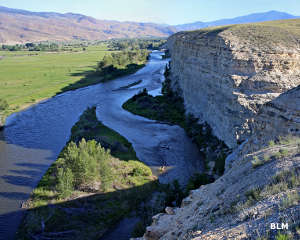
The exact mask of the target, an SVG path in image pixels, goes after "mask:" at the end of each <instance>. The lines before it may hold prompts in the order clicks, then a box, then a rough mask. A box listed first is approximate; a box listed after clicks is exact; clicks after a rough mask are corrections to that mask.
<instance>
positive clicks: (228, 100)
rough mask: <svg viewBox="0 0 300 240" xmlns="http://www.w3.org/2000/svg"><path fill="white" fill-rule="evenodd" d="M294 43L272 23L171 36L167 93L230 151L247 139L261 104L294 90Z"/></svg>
mask: <svg viewBox="0 0 300 240" xmlns="http://www.w3.org/2000/svg"><path fill="white" fill-rule="evenodd" d="M290 22H291V25H293V24H296V23H297V22H299V21H298V20H293V21H290ZM299 43H300V36H298V35H296V34H295V33H294V32H293V31H292V30H289V28H288V27H285V28H282V27H280V26H279V27H278V26H277V25H276V22H275V23H272V24H270V26H269V25H268V24H267V25H260V24H256V25H237V26H231V27H221V28H214V29H207V30H199V31H193V32H181V33H178V34H175V35H173V36H171V37H170V38H169V40H168V47H169V49H170V52H171V56H172V60H171V79H172V86H173V89H174V90H176V91H177V92H178V93H180V94H181V95H182V96H183V98H184V100H185V106H186V108H187V110H188V111H189V112H191V113H193V114H194V115H195V116H196V117H199V118H200V119H201V120H202V121H206V122H207V123H208V124H209V125H210V126H211V127H212V129H213V131H214V134H215V135H216V136H217V137H219V138H220V139H222V140H223V141H225V143H226V144H227V145H228V146H229V147H235V146H236V144H237V143H238V142H239V141H243V140H245V139H246V138H248V137H249V136H250V135H251V134H252V132H253V129H252V123H253V120H254V118H255V116H256V115H257V113H258V111H259V108H260V106H261V105H262V104H264V103H266V102H269V101H271V100H272V99H274V98H275V97H277V96H278V95H279V94H281V93H283V92H285V91H287V90H288V89H291V88H294V87H296V86H298V85H299V84H300V44H299Z"/></svg>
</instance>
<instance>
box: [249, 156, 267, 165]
mask: <svg viewBox="0 0 300 240" xmlns="http://www.w3.org/2000/svg"><path fill="white" fill-rule="evenodd" d="M251 163H252V167H253V168H257V167H259V166H261V165H263V164H264V162H263V161H262V160H260V159H259V158H258V157H257V156H254V158H253V160H252V161H251Z"/></svg>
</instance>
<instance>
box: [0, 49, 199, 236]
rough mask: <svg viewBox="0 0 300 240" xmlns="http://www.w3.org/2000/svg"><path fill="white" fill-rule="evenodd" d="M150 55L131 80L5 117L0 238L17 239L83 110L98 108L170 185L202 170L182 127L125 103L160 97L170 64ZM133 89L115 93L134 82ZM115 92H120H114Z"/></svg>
mask: <svg viewBox="0 0 300 240" xmlns="http://www.w3.org/2000/svg"><path fill="white" fill-rule="evenodd" d="M161 55H162V53H161V52H153V53H151V57H150V60H149V61H148V63H147V65H146V66H145V67H144V68H143V69H141V70H139V71H138V72H136V73H135V74H133V75H130V76H126V77H122V78H118V79H116V80H113V81H110V82H107V83H101V84H97V85H93V86H89V87H85V88H81V89H78V90H75V91H70V92H66V93H63V94H60V95H57V96H55V97H53V98H51V99H49V100H46V101H44V102H41V103H39V104H36V105H34V106H32V107H30V108H28V109H26V110H24V111H21V112H19V113H16V114H12V115H11V116H9V117H8V118H7V121H6V127H5V129H4V131H2V132H0V239H14V236H15V232H16V230H17V228H18V224H19V222H20V219H21V217H22V210H21V208H20V206H21V204H22V202H24V201H26V200H27V199H28V197H29V195H30V192H31V191H32V190H33V188H34V187H35V186H36V184H37V183H38V181H39V180H40V179H41V177H42V176H43V174H44V173H45V171H46V170H47V168H48V167H49V166H50V164H51V163H53V161H54V160H55V159H56V157H57V156H58V154H59V152H60V151H61V149H62V148H63V146H64V145H65V143H66V142H67V141H68V138H69V136H70V129H71V127H72V126H73V125H74V124H75V123H76V121H77V120H78V119H79V116H80V115H81V114H82V113H83V111H84V110H85V109H86V108H87V107H89V106H93V105H96V106H97V110H96V112H97V117H98V119H99V120H100V121H102V122H103V123H104V124H105V125H107V126H108V127H110V128H112V129H114V130H116V131H117V132H119V133H120V134H121V135H123V136H124V137H126V138H127V139H128V140H129V141H130V142H131V143H132V144H133V147H134V149H135V151H136V153H137V156H138V158H139V159H140V160H141V161H143V162H144V163H146V164H147V165H149V166H150V167H151V168H152V170H153V172H154V173H155V174H156V175H159V174H160V173H159V171H158V169H159V167H160V166H162V165H166V166H167V168H166V169H167V171H166V173H164V174H162V175H160V176H159V179H160V181H161V182H163V183H166V182H170V181H173V180H174V179H179V181H180V182H182V183H183V182H186V181H187V179H188V178H189V176H191V175H192V174H193V173H194V172H196V171H201V170H202V168H203V166H202V164H201V161H200V159H201V157H200V155H199V153H198V150H197V148H196V146H195V145H194V144H193V143H192V142H191V140H190V139H189V138H188V137H187V136H186V134H185V132H184V130H183V129H181V128H180V127H178V126H171V125H167V124H161V123H157V122H156V121H152V120H148V119H145V118H143V117H140V116H136V115H133V114H131V113H129V112H127V111H125V110H124V109H122V107H121V106H122V104H123V103H124V102H125V101H126V100H127V99H129V98H130V97H132V96H133V95H134V94H136V93H137V92H139V91H141V90H142V89H143V88H147V89H148V91H149V92H150V93H151V94H153V95H156V94H159V92H160V89H161V84H162V81H163V79H164V77H163V71H164V68H165V65H166V63H167V60H163V59H162V58H161ZM139 80H142V82H141V83H140V84H138V85H136V86H134V87H131V88H129V89H125V90H124V89H123V90H117V89H118V88H120V87H122V86H126V85H128V84H131V83H133V82H136V81H139ZM115 90H117V91H115Z"/></svg>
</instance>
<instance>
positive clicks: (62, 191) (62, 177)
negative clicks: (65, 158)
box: [56, 168, 74, 198]
mask: <svg viewBox="0 0 300 240" xmlns="http://www.w3.org/2000/svg"><path fill="white" fill-rule="evenodd" d="M57 180H58V183H57V186H56V190H57V191H58V192H59V195H60V197H62V198H66V197H69V196H70V195H71V194H72V191H73V190H74V176H73V173H72V171H71V169H70V168H66V169H63V168H59V169H58V172H57Z"/></svg>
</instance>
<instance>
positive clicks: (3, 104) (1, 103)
mask: <svg viewBox="0 0 300 240" xmlns="http://www.w3.org/2000/svg"><path fill="white" fill-rule="evenodd" d="M7 108H8V103H7V101H6V100H4V99H1V98H0V111H4V110H6V109H7Z"/></svg>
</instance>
